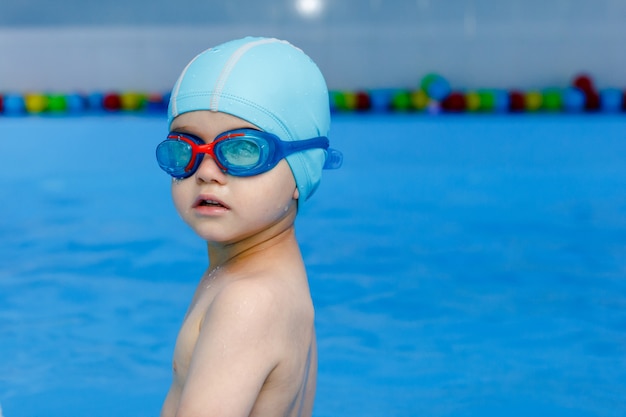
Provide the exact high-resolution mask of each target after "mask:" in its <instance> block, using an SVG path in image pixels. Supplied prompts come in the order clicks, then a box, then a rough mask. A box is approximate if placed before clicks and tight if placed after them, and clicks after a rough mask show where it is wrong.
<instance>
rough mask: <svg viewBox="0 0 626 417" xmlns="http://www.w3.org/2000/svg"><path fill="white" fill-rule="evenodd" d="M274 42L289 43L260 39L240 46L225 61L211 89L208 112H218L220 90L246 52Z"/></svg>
mask: <svg viewBox="0 0 626 417" xmlns="http://www.w3.org/2000/svg"><path fill="white" fill-rule="evenodd" d="M274 42H281V43H287V44H288V43H289V42H286V41H281V40H279V39H273V38H269V39H260V40H257V41H254V42H250V43H247V44H245V45H242V46H240V47H239V48H238V49H237V50H236V51H235V52H233V54H232V55H231V56H230V58H228V61H226V64H225V65H224V68H222V72H221V73H220V76H219V77H218V78H217V81H216V82H215V87H214V88H213V94H212V96H211V103H210V104H209V110H212V111H218V110H219V101H220V95H221V94H222V90H224V87H225V86H226V81H228V77H229V76H230V73H231V72H232V71H233V69H234V68H235V65H237V63H238V62H239V60H240V59H241V57H242V56H243V55H244V54H245V53H246V52H248V50H250V49H251V48H254V47H255V46H258V45H263V44H266V43H274Z"/></svg>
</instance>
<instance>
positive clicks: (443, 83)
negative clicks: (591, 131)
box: [0, 74, 626, 116]
mask: <svg viewBox="0 0 626 417" xmlns="http://www.w3.org/2000/svg"><path fill="white" fill-rule="evenodd" d="M168 102H169V93H145V92H137V91H125V92H114V91H111V92H106V93H102V92H93V93H89V94H83V93H69V94H62V93H36V92H29V93H26V94H16V93H6V94H1V93H0V116H1V115H5V116H16V115H38V114H59V115H63V114H81V113H118V112H130V113H135V112H144V113H162V112H165V111H166V110H167V104H168ZM329 102H330V107H331V111H333V112H415V113H424V114H440V113H537V112H547V113H559V112H565V113H624V112H626V90H624V89H619V88H604V89H597V88H596V87H595V84H594V82H593V80H592V78H591V77H590V76H589V75H586V74H580V75H577V76H576V77H574V78H573V80H572V82H571V83H570V84H569V85H567V86H565V87H550V88H544V89H536V90H526V91H523V90H517V89H511V90H504V89H489V88H482V89H475V90H460V89H453V88H451V86H450V83H449V82H448V81H447V80H446V79H445V78H444V77H442V76H440V75H438V74H428V75H426V76H425V77H423V78H422V80H421V82H420V83H419V85H417V86H416V87H414V88H407V89H370V90H365V89H364V90H360V91H340V90H331V91H330V92H329Z"/></svg>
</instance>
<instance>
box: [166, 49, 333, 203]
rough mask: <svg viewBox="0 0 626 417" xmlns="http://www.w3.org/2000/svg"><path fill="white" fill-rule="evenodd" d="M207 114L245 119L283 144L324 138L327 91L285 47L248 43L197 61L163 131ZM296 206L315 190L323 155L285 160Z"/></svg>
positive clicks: (177, 88) (311, 67)
mask: <svg viewBox="0 0 626 417" xmlns="http://www.w3.org/2000/svg"><path fill="white" fill-rule="evenodd" d="M195 110H211V111H219V112H223V113H228V114H231V115H233V116H236V117H239V118H241V119H244V120H246V121H248V122H250V123H252V124H254V125H256V126H257V127H259V128H260V129H262V130H264V131H266V132H270V133H273V134H275V135H277V136H278V137H279V138H281V139H282V140H287V141H296V140H303V139H309V138H313V137H317V136H327V135H328V130H329V129H330V109H329V101H328V89H327V87H326V82H325V81H324V77H323V76H322V73H321V72H320V70H319V68H318V67H317V65H315V63H314V62H313V61H312V60H311V58H309V57H308V56H307V55H306V54H304V52H302V51H301V50H300V49H298V48H296V47H294V46H293V45H291V44H290V43H288V42H286V41H281V40H278V39H270V38H252V37H247V38H244V39H239V40H235V41H230V42H227V43H224V44H222V45H219V46H216V47H214V48H211V49H208V50H206V51H204V52H202V53H201V54H199V55H198V56H196V57H195V58H194V59H193V60H192V61H191V62H190V63H189V64H188V65H187V67H186V68H185V69H184V70H183V72H182V74H181V75H180V77H179V78H178V81H177V82H176V84H175V85H174V88H173V90H172V95H171V98H170V103H169V108H168V126H171V124H172V120H173V119H174V118H175V117H176V116H178V115H180V114H183V113H187V112H191V111H195ZM286 159H287V162H288V163H289V166H290V167H291V171H292V172H293V176H294V178H295V180H296V185H297V187H298V191H299V193H300V202H303V201H305V200H307V199H308V198H309V197H310V196H311V195H312V194H313V193H314V192H315V190H316V189H317V187H318V185H319V183H320V180H321V176H322V168H323V166H324V161H325V159H326V152H324V151H323V150H322V149H313V150H308V151H305V152H298V153H294V154H291V155H289V156H287V158H286Z"/></svg>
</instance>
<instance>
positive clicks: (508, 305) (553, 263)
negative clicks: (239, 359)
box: [0, 115, 626, 417]
mask: <svg viewBox="0 0 626 417" xmlns="http://www.w3.org/2000/svg"><path fill="white" fill-rule="evenodd" d="M333 123H334V124H333V129H332V135H331V142H332V144H333V146H334V147H337V148H340V149H341V150H342V151H343V152H344V155H345V162H344V167H343V168H342V169H341V170H339V171H328V172H326V173H325V177H324V181H323V183H322V186H321V187H320V189H319V190H318V193H317V194H316V195H315V197H314V198H313V199H312V200H311V202H310V204H307V205H306V206H305V207H304V208H303V209H302V210H301V213H300V215H299V219H298V224H297V233H298V237H299V240H300V242H301V244H302V250H303V254H304V257H305V261H306V263H307V266H308V270H309V278H310V281H311V289H312V292H313V297H314V301H315V304H316V310H317V318H316V320H317V328H318V338H319V356H320V366H319V378H318V395H317V399H316V408H315V416H316V417H339V416H360V417H374V416H407V417H408V416H477V415H480V416H502V415H507V416H528V415H559V416H622V415H624V414H626V192H625V190H626V119H625V118H623V117H618V116H600V115H598V116H585V117H576V116H529V115H525V116H520V117H510V116H484V117H482V116H458V117H457V116H450V117H448V116H445V117H424V116H415V115H386V116H383V115H376V116H371V115H368V116H364V115H338V116H337V117H335V119H334V122H333ZM164 133H165V123H164V120H163V119H162V118H157V117H147V116H130V115H116V116H112V115H110V116H95V117H76V118H70V117H63V118H54V117H41V118H36V117H30V118H0V155H2V156H3V169H2V170H0V199H1V200H0V201H1V204H0V236H2V241H1V242H2V243H1V248H2V250H1V251H0V405H1V407H2V413H1V414H3V416H4V417H33V416H46V417H57V416H58V417H61V416H90V417H99V416H102V417H104V416H107V417H108V416H112V415H115V416H129V417H131V416H132V417H142V416H146V417H147V416H156V415H158V413H159V410H160V407H161V403H162V401H163V398H164V396H165V393H166V391H167V389H168V387H169V383H170V367H171V365H170V364H171V356H172V350H173V345H174V340H175V337H176V333H177V330H178V326H179V325H180V322H181V320H182V317H183V315H184V312H185V310H186V307H187V304H188V302H189V300H190V298H191V294H192V292H193V290H194V287H195V283H196V280H197V279H198V277H199V276H200V275H201V273H202V272H203V270H204V268H205V267H206V259H205V248H204V244H203V242H201V241H200V240H199V239H198V238H197V237H195V236H194V235H193V233H192V232H191V231H190V230H188V229H187V228H186V227H185V226H184V225H183V223H182V221H181V220H180V219H179V218H178V217H177V215H176V213H175V211H174V209H173V206H172V204H171V201H170V197H169V180H168V179H167V178H166V176H165V174H163V173H162V172H160V170H159V169H158V167H157V166H156V163H155V161H154V157H153V155H154V146H155V145H156V143H158V141H160V140H161V138H162V137H163V135H164Z"/></svg>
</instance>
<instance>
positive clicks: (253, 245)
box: [207, 221, 297, 272]
mask: <svg viewBox="0 0 626 417" xmlns="http://www.w3.org/2000/svg"><path fill="white" fill-rule="evenodd" d="M274 226H275V227H271V228H268V229H265V230H263V231H261V232H259V233H256V234H254V235H252V236H249V237H246V238H244V239H242V240H240V241H237V242H234V243H233V242H230V243H215V242H208V243H207V248H208V255H209V262H210V265H209V272H210V271H212V270H214V269H216V268H221V267H223V266H226V265H227V264H231V263H233V262H236V261H237V260H240V259H243V258H247V257H250V256H253V255H254V254H256V253H258V252H265V251H268V250H274V249H277V248H281V247H283V246H284V245H292V244H295V245H297V240H296V235H295V226H294V223H293V221H292V222H290V223H288V224H286V225H284V224H283V225H281V224H280V223H279V224H277V225H274Z"/></svg>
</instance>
